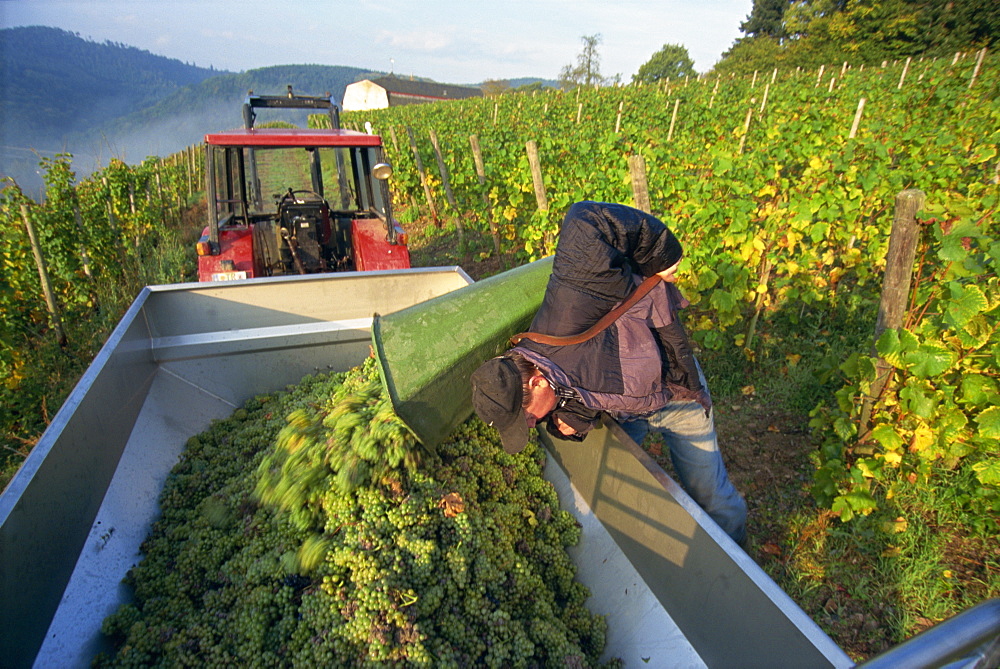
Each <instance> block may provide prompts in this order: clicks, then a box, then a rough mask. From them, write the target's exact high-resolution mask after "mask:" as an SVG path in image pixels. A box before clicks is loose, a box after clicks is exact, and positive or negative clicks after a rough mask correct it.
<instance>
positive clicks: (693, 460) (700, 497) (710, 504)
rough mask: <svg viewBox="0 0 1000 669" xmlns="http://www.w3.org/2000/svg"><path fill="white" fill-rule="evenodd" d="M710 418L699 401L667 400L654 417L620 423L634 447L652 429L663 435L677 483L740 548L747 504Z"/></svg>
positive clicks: (744, 535)
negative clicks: (723, 456)
mask: <svg viewBox="0 0 1000 669" xmlns="http://www.w3.org/2000/svg"><path fill="white" fill-rule="evenodd" d="M699 371H700V370H699ZM702 382H703V383H704V380H703V381H702ZM706 387H707V386H706ZM713 415H714V412H712V411H710V412H709V415H708V416H705V409H704V408H702V406H701V405H700V404H698V403H697V402H669V403H667V406H665V407H663V408H662V409H660V410H659V411H657V412H656V413H655V414H653V415H651V416H645V417H642V418H636V419H634V420H629V421H622V422H621V426H622V428H623V429H624V430H625V432H626V433H628V435H629V436H630V437H632V439H633V440H635V442H636V443H637V444H642V442H643V440H644V439H645V438H646V435H647V434H649V432H650V431H652V432H654V433H656V434H659V435H660V436H662V437H663V440H664V441H665V442H666V443H667V446H668V447H669V448H670V460H671V462H672V463H673V465H674V472H675V473H676V474H677V478H678V479H680V483H681V485H682V486H683V487H684V489H685V490H686V491H687V493H688V494H689V495H691V498H692V499H694V501H695V502H697V503H698V506H700V507H701V508H702V509H704V510H705V512H706V513H707V514H708V515H709V516H710V517H711V518H712V520H714V521H715V522H716V523H718V524H719V527H721V528H722V530H723V531H724V532H725V533H726V534H728V535H729V536H730V537H732V539H733V541H735V542H736V543H738V544H739V545H740V546H743V545H744V542H745V541H746V523H747V505H746V501H745V500H744V499H743V497H741V496H740V494H739V493H738V492H737V491H736V488H735V487H734V486H733V484H732V482H731V481H730V480H729V475H728V474H727V473H726V466H725V464H724V463H723V462H722V453H721V452H720V451H719V444H718V441H717V439H716V436H715V421H714V419H713Z"/></svg>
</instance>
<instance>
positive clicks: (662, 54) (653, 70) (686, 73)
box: [632, 44, 697, 84]
mask: <svg viewBox="0 0 1000 669" xmlns="http://www.w3.org/2000/svg"><path fill="white" fill-rule="evenodd" d="M695 74H697V73H696V72H695V71H694V61H693V60H691V57H690V56H689V55H688V50H687V48H685V47H683V46H681V45H680V44H664V45H663V48H662V49H660V50H659V51H657V52H656V53H654V54H653V56H652V57H651V58H650V59H649V60H648V61H646V62H645V63H643V65H642V66H641V67H640V68H639V71H638V72H636V73H635V74H634V75H632V83H644V84H652V83H655V82H657V81H660V80H662V79H680V78H682V77H693V76H695Z"/></svg>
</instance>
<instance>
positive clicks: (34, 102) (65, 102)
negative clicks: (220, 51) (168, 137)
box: [0, 26, 219, 190]
mask: <svg viewBox="0 0 1000 669" xmlns="http://www.w3.org/2000/svg"><path fill="white" fill-rule="evenodd" d="M0 68H2V70H0V75H2V76H0V81H2V82H3V85H2V86H0V175H2V176H13V177H14V178H15V179H17V180H18V183H19V184H21V185H22V187H24V188H26V189H30V190H33V188H32V186H34V185H36V184H37V181H38V179H37V176H36V175H35V174H34V172H35V169H36V165H37V163H38V156H36V155H35V153H34V151H38V152H39V153H40V154H41V155H48V154H51V153H53V152H56V151H63V150H67V149H69V150H72V148H73V147H72V144H71V143H70V138H71V137H73V136H80V135H83V134H86V133H88V132H97V133H99V131H100V128H101V127H102V126H103V124H105V123H106V122H107V121H108V119H112V118H116V117H119V116H122V115H125V114H130V113H133V112H135V111H137V110H140V109H143V108H145V107H148V106H149V105H151V104H154V103H156V102H157V101H159V100H162V99H163V98H164V97H166V96H169V95H170V94H172V93H174V92H176V91H178V90H180V89H181V88H183V87H185V86H190V85H192V84H197V83H200V82H202V81H204V80H206V79H208V78H210V77H215V76H218V75H219V71H218V70H214V69H212V68H207V69H206V68H202V67H196V66H194V65H188V64H185V63H182V62H181V61H179V60H175V59H171V58H164V57H163V56H157V55H154V54H152V53H149V52H148V51H143V50H141V49H137V48H135V47H130V46H127V45H125V44H116V43H111V42H104V43H98V42H93V41H90V40H85V39H83V38H81V37H79V36H78V35H77V34H74V33H70V32H67V31H65V30H60V29H58V28H47V27H41V26H32V27H26V28H6V29H3V30H0Z"/></svg>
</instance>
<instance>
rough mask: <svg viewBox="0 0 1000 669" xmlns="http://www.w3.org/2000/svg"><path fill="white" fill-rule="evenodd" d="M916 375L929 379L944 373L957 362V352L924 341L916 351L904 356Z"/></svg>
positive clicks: (912, 372)
mask: <svg viewBox="0 0 1000 669" xmlns="http://www.w3.org/2000/svg"><path fill="white" fill-rule="evenodd" d="M903 359H904V360H905V361H906V365H907V367H908V368H909V371H910V373H911V374H913V375H914V376H917V377H919V378H922V379H929V378H932V377H935V376H940V375H941V374H944V373H945V372H946V371H948V369H950V368H951V366H952V365H954V364H955V360H956V356H955V353H954V352H952V351H950V350H948V349H947V348H945V347H944V346H941V345H940V344H932V343H923V344H921V345H920V347H919V348H918V349H917V350H916V351H911V352H909V353H907V354H906V355H904V356H903Z"/></svg>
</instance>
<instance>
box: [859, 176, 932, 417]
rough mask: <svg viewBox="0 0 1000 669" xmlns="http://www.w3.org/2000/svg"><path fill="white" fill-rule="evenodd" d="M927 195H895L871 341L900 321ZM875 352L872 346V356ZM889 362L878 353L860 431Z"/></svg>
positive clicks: (909, 192)
mask: <svg viewBox="0 0 1000 669" xmlns="http://www.w3.org/2000/svg"><path fill="white" fill-rule="evenodd" d="M925 200H926V196H925V195H924V192H923V191H921V190H918V189H915V188H911V189H908V190H904V191H902V192H901V193H899V194H898V195H897V196H896V209H895V212H894V214H893V218H892V231H891V232H890V233H889V250H888V252H887V253H886V257H885V277H884V278H883V280H882V297H881V299H880V300H879V307H878V319H877V320H876V321H875V337H874V341H876V342H877V341H878V339H879V337H881V336H882V333H883V332H885V331H886V330H890V329H892V330H894V329H896V328H899V327H901V326H902V325H903V316H904V315H905V314H906V304H907V301H908V300H909V296H910V280H911V278H912V275H913V261H914V259H915V258H916V254H917V242H918V241H919V240H920V224H919V223H917V212H918V211H920V210H921V209H923V206H924V201H925ZM875 355H877V353H876V352H875V350H874V347H873V350H872V356H873V357H874V356H875ZM891 371H892V366H891V365H890V364H889V363H887V362H886V361H885V360H883V359H882V358H881V357H879V358H878V360H877V361H876V363H875V381H874V382H873V383H872V389H871V392H870V393H869V395H868V397H866V398H865V401H864V404H863V405H862V407H861V424H860V426H859V428H860V429H859V434H865V433H867V432H868V429H869V425H868V423H869V421H870V419H871V414H872V408H873V406H874V404H875V401H876V400H877V399H878V397H879V395H881V394H882V389H883V388H884V387H885V383H886V381H887V380H888V378H889V374H890V372H891Z"/></svg>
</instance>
